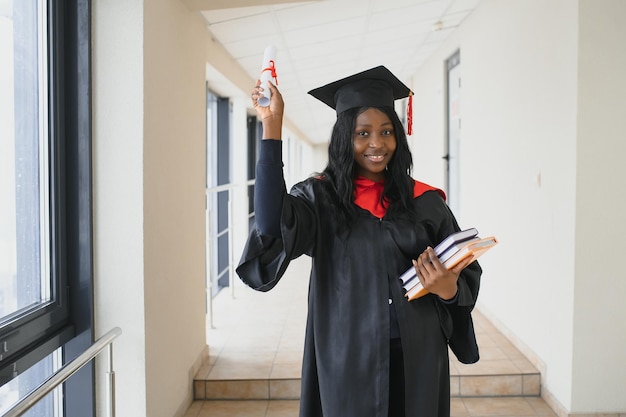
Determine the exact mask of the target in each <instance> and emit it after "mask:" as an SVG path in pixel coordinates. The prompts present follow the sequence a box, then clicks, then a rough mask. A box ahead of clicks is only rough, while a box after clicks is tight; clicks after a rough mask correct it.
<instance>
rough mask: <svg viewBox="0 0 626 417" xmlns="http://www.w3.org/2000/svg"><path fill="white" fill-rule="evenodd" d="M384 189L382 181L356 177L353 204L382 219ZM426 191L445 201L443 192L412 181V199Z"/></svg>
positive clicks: (385, 202)
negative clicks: (436, 194) (437, 193)
mask: <svg viewBox="0 0 626 417" xmlns="http://www.w3.org/2000/svg"><path fill="white" fill-rule="evenodd" d="M384 188H385V182H384V181H372V180H370V179H369V178H365V177H363V176H360V175H359V176H357V177H356V178H355V179H354V204H356V205H357V206H359V207H361V208H362V209H364V210H367V211H369V212H370V213H372V214H373V215H374V216H376V217H378V218H379V219H382V218H383V217H385V213H386V212H387V207H388V204H389V202H388V200H387V199H385V201H384V204H383V203H382V202H381V196H382V195H383V189H384ZM426 191H437V192H439V194H440V195H441V197H442V198H443V199H444V200H445V199H446V194H445V193H444V192H443V190H440V189H439V188H435V187H432V186H430V185H428V184H426V183H423V182H419V181H415V180H414V183H413V198H416V197H419V196H421V195H422V194H424V193H425V192H426Z"/></svg>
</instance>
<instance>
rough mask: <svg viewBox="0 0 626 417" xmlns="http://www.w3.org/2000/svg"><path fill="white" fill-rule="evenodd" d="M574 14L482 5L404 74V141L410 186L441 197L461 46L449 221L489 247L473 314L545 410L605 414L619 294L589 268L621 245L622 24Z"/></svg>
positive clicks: (550, 7)
mask: <svg viewBox="0 0 626 417" xmlns="http://www.w3.org/2000/svg"><path fill="white" fill-rule="evenodd" d="M580 3H581V9H580V11H579V2H572V1H569V0H558V1H556V0H555V1H551V2H544V1H540V0H532V1H515V0H507V1H502V0H497V1H496V0H483V1H482V2H481V3H480V6H479V7H478V9H477V10H476V12H475V13H474V14H473V15H471V16H470V18H468V19H467V20H466V21H465V22H464V23H463V24H462V26H461V27H460V28H459V29H458V30H457V32H456V33H454V35H453V36H452V37H451V38H450V39H449V40H448V42H446V44H445V45H444V46H443V47H442V48H441V49H440V50H439V51H438V52H437V54H436V56H435V57H433V59H431V60H430V61H429V62H428V64H427V65H425V66H424V67H423V68H421V69H420V70H419V72H417V73H416V74H415V77H414V79H413V85H412V88H413V90H414V91H415V92H416V96H415V98H414V130H415V132H416V134H415V135H414V136H413V138H412V139H410V141H411V144H412V149H413V153H414V160H415V170H414V172H415V177H416V178H418V179H421V180H424V181H426V182H431V183H433V184H434V185H438V186H442V185H443V183H444V173H443V169H444V167H443V163H442V161H441V156H442V155H443V154H444V143H443V140H444V134H445V131H444V123H445V120H444V114H445V100H444V99H445V96H444V94H445V91H444V71H445V67H444V62H445V59H446V58H448V57H449V56H450V55H452V54H453V53H454V52H455V51H456V50H457V49H459V48H460V51H461V78H462V88H461V117H462V127H463V128H462V133H461V178H462V179H461V189H462V191H461V207H462V210H461V213H462V215H461V216H460V218H459V220H460V223H461V225H462V226H467V227H469V226H476V227H477V228H478V229H479V230H480V231H481V233H482V234H483V235H486V234H494V235H496V236H497V237H498V238H499V239H500V245H499V247H497V248H495V249H494V250H493V251H492V252H490V253H489V254H488V255H486V256H485V257H484V258H483V259H481V264H482V265H483V268H484V270H485V273H484V275H483V282H482V288H481V294H480V297H479V306H480V309H481V310H483V311H484V312H486V313H487V314H488V315H489V316H490V317H492V318H494V319H496V320H497V321H499V322H500V325H501V326H502V328H503V331H505V332H506V333H507V334H509V335H510V336H511V337H512V338H513V339H514V340H516V341H517V342H518V345H519V346H520V347H521V348H522V349H523V350H524V351H525V352H527V353H529V354H531V356H532V357H534V359H535V360H536V364H537V365H538V366H539V367H540V369H541V370H542V372H543V377H544V380H543V383H544V389H546V391H545V392H546V393H547V395H548V397H549V400H551V402H553V403H554V404H555V405H556V406H558V407H563V408H565V409H567V410H568V411H570V412H573V413H585V412H595V411H604V412H616V411H619V410H624V409H626V399H624V397H623V395H621V394H620V390H622V391H623V387H622V385H621V384H620V383H619V381H618V379H620V378H623V375H624V374H626V371H625V370H624V366H625V365H623V364H625V363H626V361H625V360H624V353H623V352H624V349H623V342H624V337H625V335H626V329H625V328H624V326H620V327H616V326H615V324H616V323H615V322H612V320H611V317H624V316H625V315H626V307H624V304H623V303H622V304H621V305H620V304H619V303H618V300H621V299H623V298H624V296H625V295H626V292H625V291H624V283H623V280H616V279H614V280H609V279H604V280H603V283H602V284H601V285H599V286H595V285H596V284H595V282H596V281H597V276H598V272H600V276H602V277H620V276H621V275H622V274H621V273H620V270H618V269H617V267H613V266H609V265H607V264H605V263H602V266H601V268H600V271H598V266H597V262H594V261H591V259H593V258H594V257H595V258H596V259H597V258H599V257H601V255H602V258H603V259H606V253H600V250H601V249H600V247H599V246H598V245H597V242H599V241H600V240H601V239H607V238H608V242H607V245H609V246H611V245H612V247H615V248H619V247H623V245H621V244H620V242H619V240H618V238H617V236H618V234H619V233H623V232H624V231H625V230H624V229H625V227H624V226H623V225H622V223H620V222H619V220H618V221H617V222H616V221H615V220H614V219H619V218H620V217H621V216H619V215H618V212H619V210H621V211H622V212H623V209H624V195H623V191H622V189H621V188H620V189H619V190H617V189H616V182H615V179H616V178H620V177H623V174H624V172H623V168H622V167H623V166H624V165H623V164H620V162H619V161H618V160H617V158H618V157H619V156H618V155H623V150H624V149H623V147H624V140H623V139H624V134H623V129H622V130H620V129H619V128H616V127H615V126H616V124H615V122H616V121H618V120H619V116H620V115H621V114H623V113H624V104H623V100H621V101H620V97H623V95H624V94H623V93H624V85H623V83H624V81H623V77H622V78H620V77H619V76H618V75H617V74H619V73H624V69H625V68H624V46H623V42H622V41H623V39H625V38H626V37H625V36H624V29H620V25H619V24H618V22H620V21H623V20H624V17H626V13H624V10H623V8H624V3H623V2H620V1H619V0H613V1H603V2H600V3H598V2H592V1H590V0H587V1H582V2H580ZM600 28H602V29H600ZM616 50H617V51H616ZM579 54H580V57H579ZM620 135H621V136H620ZM606 154H609V155H612V157H611V158H610V159H608V160H607V159H606V158H605V156H606ZM622 188H623V187H622ZM591 197H593V199H591ZM602 197H604V198H602ZM604 199H606V200H608V201H607V202H606V203H605V202H604V201H602V200H604ZM607 203H609V204H610V207H609V204H607ZM599 210H602V211H605V212H606V214H605V215H603V216H602V219H598V216H597V214H596V213H597V212H598V211H599ZM609 222H611V223H610V224H609ZM609 230H610V232H608V231H609ZM602 248H605V246H603V247H602ZM616 250H617V249H616ZM590 252H591V253H592V255H593V256H591V257H590V256H588V254H589V253H590ZM615 281H619V283H615ZM612 289H613V290H614V292H611V290H612ZM590 295H591V296H590ZM609 332H610V333H609ZM597 340H605V341H607V342H606V343H604V342H603V343H601V344H599V343H597ZM598 345H600V346H602V348H601V353H600V352H598ZM606 345H609V346H606ZM612 346H615V347H612Z"/></svg>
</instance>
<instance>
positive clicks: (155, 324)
mask: <svg viewBox="0 0 626 417" xmlns="http://www.w3.org/2000/svg"><path fill="white" fill-rule="evenodd" d="M92 21H93V64H94V72H93V73H94V83H93V105H94V113H93V117H94V130H93V140H94V215H95V216H94V230H95V242H94V243H95V254H94V255H95V280H96V291H95V299H96V329H97V333H98V334H102V333H104V332H106V331H107V330H109V329H110V328H111V327H114V326H120V327H121V328H122V331H123V333H122V336H120V338H119V339H118V340H117V341H116V342H115V343H114V358H115V362H114V365H115V372H116V388H117V390H116V391H117V413H118V415H125V416H150V417H153V416H154V417H158V416H163V417H166V416H167V417H171V416H175V415H182V412H183V411H184V410H185V408H186V407H187V406H188V405H189V403H190V401H191V395H192V383H193V382H192V381H193V380H192V378H193V375H194V373H195V370H197V369H198V367H199V364H200V360H201V359H202V355H203V354H204V353H205V350H206V340H205V301H204V291H205V290H204V289H205V284H204V276H205V264H204V262H205V258H204V245H205V234H204V184H205V182H204V172H205V171H204V167H205V161H204V158H205V140H204V132H205V126H204V121H205V114H204V109H205V99H204V89H205V87H204V86H205V71H204V68H205V58H204V57H205V48H204V42H203V40H205V41H206V39H207V34H206V29H205V25H204V23H203V22H202V20H201V19H200V18H199V16H198V15H196V14H194V13H191V12H189V11H188V10H187V9H186V8H185V7H184V5H183V4H182V3H181V2H179V1H178V0H158V1H150V2H143V1H136V0H133V1H129V0H123V1H120V0H118V1H114V0H106V1H104V0H102V1H94V2H93V18H92ZM99 393H103V392H102V390H99ZM100 398H101V399H102V397H100ZM102 407H103V405H100V406H99V409H100V413H101V414H103V412H102V411H103V410H102Z"/></svg>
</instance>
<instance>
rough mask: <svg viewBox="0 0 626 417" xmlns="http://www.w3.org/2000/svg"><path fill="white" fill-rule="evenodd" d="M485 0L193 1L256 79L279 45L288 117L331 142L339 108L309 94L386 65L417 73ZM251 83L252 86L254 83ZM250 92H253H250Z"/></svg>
mask: <svg viewBox="0 0 626 417" xmlns="http://www.w3.org/2000/svg"><path fill="white" fill-rule="evenodd" d="M479 1H480V0H317V1H298V0H295V1H294V0H292V1H290V2H285V0H188V4H190V6H191V7H192V8H194V9H195V10H200V11H201V13H202V15H203V16H204V18H205V19H206V21H207V24H208V29H209V31H210V32H211V33H212V35H213V37H214V38H215V40H216V41H217V42H219V43H220V44H221V45H223V47H224V48H225V49H226V51H227V52H228V53H229V54H230V55H231V56H232V57H233V59H234V60H235V61H237V62H238V63H239V65H240V66H241V67H242V68H243V69H244V71H245V72H246V73H247V74H248V75H250V77H251V78H252V79H257V78H259V76H260V72H261V67H262V61H263V55H264V50H265V48H266V47H267V46H269V45H273V46H275V47H276V51H277V53H276V72H277V75H278V88H279V89H280V91H281V93H282V95H283V98H284V100H285V117H286V118H288V119H289V120H290V121H291V123H293V124H294V125H295V126H297V127H298V129H299V131H300V132H301V133H302V134H304V135H306V139H308V140H309V141H310V142H311V143H326V142H327V141H328V139H329V137H330V132H331V129H332V125H333V123H334V121H335V113H334V111H333V110H332V109H331V108H330V107H327V106H326V105H324V104H322V103H321V102H319V101H317V100H316V99H314V98H313V97H311V96H310V95H308V94H307V92H308V91H309V90H311V89H313V88H316V87H319V86H322V85H324V84H327V83H329V82H332V81H335V80H337V79H340V78H343V77H346V76H348V75H351V74H354V73H357V72H360V71H363V70H366V69H369V68H372V67H375V66H378V65H385V66H386V67H387V68H389V69H390V70H391V71H392V72H393V73H394V74H395V75H396V76H397V77H398V78H400V79H401V80H404V81H405V82H406V83H407V84H409V87H410V82H409V81H410V78H411V75H413V74H414V73H415V72H416V71H417V69H418V68H419V67H420V65H422V64H423V63H424V62H425V61H426V60H427V59H428V58H429V57H430V55H431V54H432V53H433V52H435V51H436V50H437V49H438V47H439V46H440V44H441V43H442V42H443V41H445V39H446V38H447V37H448V36H449V35H450V34H451V33H452V31H453V30H454V29H455V28H456V27H458V26H459V24H460V23H461V22H462V21H463V20H464V19H465V18H466V17H467V16H468V15H469V14H470V13H471V12H472V11H473V10H474V8H475V7H476V6H477V5H478V3H479ZM252 87H253V86H252V85H251V86H250V90H251V89H252ZM246 93H247V92H246Z"/></svg>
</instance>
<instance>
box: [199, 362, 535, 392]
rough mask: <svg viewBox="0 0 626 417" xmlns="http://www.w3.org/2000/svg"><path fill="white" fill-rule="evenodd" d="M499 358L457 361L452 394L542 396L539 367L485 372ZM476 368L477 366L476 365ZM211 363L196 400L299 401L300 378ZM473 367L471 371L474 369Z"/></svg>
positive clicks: (204, 372)
mask: <svg viewBox="0 0 626 417" xmlns="http://www.w3.org/2000/svg"><path fill="white" fill-rule="evenodd" d="M497 365H498V361H489V360H485V361H484V362H483V364H481V362H478V364H474V365H462V364H454V366H455V367H457V368H458V367H461V371H460V372H452V373H451V375H450V393H451V396H452V397H462V398H465V397H512V396H521V397H535V396H540V395H541V375H540V374H539V372H538V371H537V370H536V369H528V370H526V371H520V370H517V372H510V373H509V372H506V370H504V372H502V371H501V372H499V373H496V372H493V371H490V372H485V369H489V368H492V367H493V366H497ZM500 365H502V364H501V363H500ZM472 367H473V368H472ZM211 368H212V367H211V366H209V372H208V373H207V371H206V369H205V370H204V371H201V372H199V373H198V376H197V377H196V378H195V379H194V398H195V399H196V400H297V399H300V378H295V377H294V378H218V379H215V378H212V377H211ZM470 370H471V372H470Z"/></svg>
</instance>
